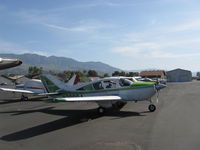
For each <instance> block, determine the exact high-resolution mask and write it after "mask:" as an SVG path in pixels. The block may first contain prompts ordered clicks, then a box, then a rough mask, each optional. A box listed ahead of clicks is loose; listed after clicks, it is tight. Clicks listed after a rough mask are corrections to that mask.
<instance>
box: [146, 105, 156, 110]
mask: <svg viewBox="0 0 200 150" xmlns="http://www.w3.org/2000/svg"><path fill="white" fill-rule="evenodd" d="M148 109H149V111H150V112H154V111H155V110H156V106H155V105H153V104H150V105H149V107H148Z"/></svg>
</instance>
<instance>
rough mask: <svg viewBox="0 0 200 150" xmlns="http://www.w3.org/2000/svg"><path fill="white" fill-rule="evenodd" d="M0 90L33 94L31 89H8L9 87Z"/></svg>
mask: <svg viewBox="0 0 200 150" xmlns="http://www.w3.org/2000/svg"><path fill="white" fill-rule="evenodd" d="M0 90H2V91H6V92H16V93H27V94H34V92H33V91H29V90H18V89H9V88H0Z"/></svg>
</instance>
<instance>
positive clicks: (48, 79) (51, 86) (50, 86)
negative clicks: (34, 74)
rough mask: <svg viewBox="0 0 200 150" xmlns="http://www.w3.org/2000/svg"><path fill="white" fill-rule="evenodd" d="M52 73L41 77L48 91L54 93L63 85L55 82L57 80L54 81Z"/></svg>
mask: <svg viewBox="0 0 200 150" xmlns="http://www.w3.org/2000/svg"><path fill="white" fill-rule="evenodd" d="M52 77H53V76H52V75H42V76H40V79H41V81H42V83H43V85H44V87H45V89H46V91H47V92H48V93H53V92H56V91H57V90H59V89H60V88H61V87H59V86H58V84H55V83H54V82H55V81H52Z"/></svg>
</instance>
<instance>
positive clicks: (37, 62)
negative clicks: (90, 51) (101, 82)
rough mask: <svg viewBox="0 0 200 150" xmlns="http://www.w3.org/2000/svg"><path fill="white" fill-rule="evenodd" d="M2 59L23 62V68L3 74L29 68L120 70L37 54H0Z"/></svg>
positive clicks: (25, 71)
mask: <svg viewBox="0 0 200 150" xmlns="http://www.w3.org/2000/svg"><path fill="white" fill-rule="evenodd" d="M0 57H4V58H20V59H22V61H23V64H22V65H21V66H18V67H15V68H11V69H6V70H2V71H1V73H2V72H11V73H27V71H28V67H29V66H37V67H43V70H45V71H49V70H51V71H56V72H60V71H65V70H81V71H82V70H96V71H97V72H98V73H100V74H103V73H109V74H111V73H113V72H114V71H116V70H117V71H119V70H120V69H118V68H115V67H112V66H110V65H108V64H105V63H102V62H93V61H91V62H80V61H77V60H74V59H72V58H67V57H56V56H50V57H46V56H41V55H37V54H29V53H27V54H20V55H17V54H0Z"/></svg>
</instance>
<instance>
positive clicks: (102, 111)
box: [98, 107, 106, 114]
mask: <svg viewBox="0 0 200 150" xmlns="http://www.w3.org/2000/svg"><path fill="white" fill-rule="evenodd" d="M105 110H106V109H105V108H103V107H99V108H98V112H99V113H100V114H103V113H105Z"/></svg>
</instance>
